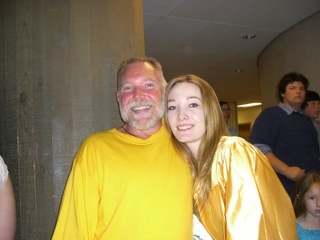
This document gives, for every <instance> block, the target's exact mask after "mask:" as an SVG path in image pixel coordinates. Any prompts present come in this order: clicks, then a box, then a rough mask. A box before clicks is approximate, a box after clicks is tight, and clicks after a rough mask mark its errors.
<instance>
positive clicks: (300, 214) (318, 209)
mask: <svg viewBox="0 0 320 240" xmlns="http://www.w3.org/2000/svg"><path fill="white" fill-rule="evenodd" d="M292 203H293V207H294V211H295V214H296V217H297V223H296V226H297V231H298V236H299V239H320V174H319V173H308V174H306V175H304V176H303V177H302V178H301V179H299V181H298V182H297V183H296V186H295V190H294V195H293V196H292Z"/></svg>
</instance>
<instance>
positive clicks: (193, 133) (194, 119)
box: [167, 83, 206, 155]
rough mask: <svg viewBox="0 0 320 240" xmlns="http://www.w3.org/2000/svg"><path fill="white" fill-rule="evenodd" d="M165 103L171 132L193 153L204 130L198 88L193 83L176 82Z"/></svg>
mask: <svg viewBox="0 0 320 240" xmlns="http://www.w3.org/2000/svg"><path fill="white" fill-rule="evenodd" d="M167 104H168V114H167V116H168V122H169V125H170V128H171V131H172V133H173V134H174V136H175V137H176V138H177V139H178V141H180V142H183V143H186V144H187V146H188V148H189V149H190V150H191V151H192V152H193V155H195V152H197V151H198V147H199V144H200V142H201V139H202V137H203V135H204V133H205V131H206V126H205V119H204V111H203V105H202V96H201V93H200V89H199V88H198V87H197V85H195V84H193V83H178V84H176V85H175V86H174V87H173V88H171V90H170V91H169V93H168V99H167Z"/></svg>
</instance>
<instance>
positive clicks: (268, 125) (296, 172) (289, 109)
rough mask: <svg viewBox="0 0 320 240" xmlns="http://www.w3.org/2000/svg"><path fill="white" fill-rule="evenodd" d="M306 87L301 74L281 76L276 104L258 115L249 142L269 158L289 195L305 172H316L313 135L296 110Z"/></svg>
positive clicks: (318, 166)
mask: <svg viewBox="0 0 320 240" xmlns="http://www.w3.org/2000/svg"><path fill="white" fill-rule="evenodd" d="M308 85H309V81H308V79H307V78H305V77H304V76H303V75H302V74H299V73H295V72H293V73H288V74H286V75H284V76H283V77H282V79H281V80H280V82H279V85H278V97H279V100H280V104H279V105H278V106H275V107H270V108H267V109H265V110H263V111H262V112H261V113H260V115H259V116H258V117H257V119H256V121H255V123H254V125H253V128H252V131H251V135H250V142H251V143H253V144H254V145H255V146H256V147H258V148H259V149H260V150H261V151H262V152H263V153H264V154H265V155H266V157H267V158H268V159H269V161H270V163H271V165H272V167H273V169H274V170H275V171H276V172H277V174H278V177H279V179H280V181H281V182H282V184H283V186H284V187H285V189H286V190H287V192H288V194H289V195H291V193H292V190H293V187H294V184H295V181H297V180H298V179H299V178H300V177H301V176H303V175H304V174H305V172H309V171H320V162H319V161H318V157H319V148H318V141H317V132H316V130H315V128H314V126H313V125H312V122H311V120H310V119H309V118H308V117H307V116H306V115H304V114H303V112H302V111H301V109H300V106H301V104H302V102H303V101H304V98H305V94H306V90H307V88H308ZM271 187H272V186H271Z"/></svg>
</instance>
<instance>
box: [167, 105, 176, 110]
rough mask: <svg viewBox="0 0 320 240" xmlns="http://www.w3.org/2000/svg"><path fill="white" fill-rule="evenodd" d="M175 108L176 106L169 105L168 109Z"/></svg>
mask: <svg viewBox="0 0 320 240" xmlns="http://www.w3.org/2000/svg"><path fill="white" fill-rule="evenodd" d="M174 109H176V107H175V106H169V107H168V110H174Z"/></svg>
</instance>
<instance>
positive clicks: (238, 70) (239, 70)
mask: <svg viewBox="0 0 320 240" xmlns="http://www.w3.org/2000/svg"><path fill="white" fill-rule="evenodd" d="M235 72H237V73H241V72H243V69H236V70H235Z"/></svg>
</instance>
